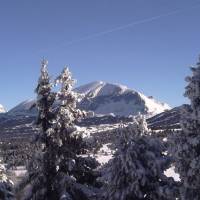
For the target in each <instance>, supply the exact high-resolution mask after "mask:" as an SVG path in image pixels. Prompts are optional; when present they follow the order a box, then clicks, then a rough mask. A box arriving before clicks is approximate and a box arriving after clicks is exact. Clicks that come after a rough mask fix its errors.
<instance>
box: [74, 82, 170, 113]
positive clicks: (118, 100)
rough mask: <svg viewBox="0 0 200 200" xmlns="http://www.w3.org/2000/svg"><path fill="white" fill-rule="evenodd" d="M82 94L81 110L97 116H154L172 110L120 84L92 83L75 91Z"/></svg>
mask: <svg viewBox="0 0 200 200" xmlns="http://www.w3.org/2000/svg"><path fill="white" fill-rule="evenodd" d="M75 91H76V92H77V93H79V94H80V96H79V98H80V102H79V108H81V109H83V110H87V111H89V110H91V111H94V112H95V113H96V114H109V113H114V114H115V115H119V116H129V115H136V114H138V113H139V112H140V113H142V114H146V115H148V116H153V115H156V114H158V113H161V112H163V111H165V110H168V109H170V106H168V105H167V104H165V103H161V102H159V101H157V100H155V99H154V98H153V97H147V96H145V95H144V94H142V93H139V92H137V91H134V90H132V89H129V88H127V87H126V86H123V85H119V84H111V83H106V82H102V81H99V82H92V83H89V84H86V85H83V86H80V87H78V88H76V89H75Z"/></svg>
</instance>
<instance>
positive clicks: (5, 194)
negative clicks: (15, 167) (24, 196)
mask: <svg viewBox="0 0 200 200" xmlns="http://www.w3.org/2000/svg"><path fill="white" fill-rule="evenodd" d="M5 170H6V169H5V166H4V165H3V164H1V163H0V199H1V200H15V198H14V193H13V183H12V182H11V181H10V180H9V179H8V177H7V176H6V173H5Z"/></svg>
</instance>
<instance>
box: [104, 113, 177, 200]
mask: <svg viewBox="0 0 200 200" xmlns="http://www.w3.org/2000/svg"><path fill="white" fill-rule="evenodd" d="M118 134H119V138H118V140H119V141H118V145H117V151H116V153H115V155H114V158H113V159H112V160H111V162H110V163H109V168H108V178H107V184H108V185H107V188H106V195H105V199H106V200H173V199H175V197H174V195H175V189H174V186H175V183H174V180H173V179H172V178H168V177H166V176H165V175H164V171H165V170H166V169H167V168H168V167H169V164H170V160H169V159H168V158H167V157H166V155H165V154H164V153H163V152H164V151H165V149H164V147H163V145H162V143H161V142H160V141H159V139H157V138H156V137H155V136H153V135H150V134H149V133H148V131H147V129H146V126H145V124H144V119H143V118H141V117H139V118H137V119H136V120H135V122H134V123H133V125H130V126H129V127H128V128H120V129H119V133H118Z"/></svg>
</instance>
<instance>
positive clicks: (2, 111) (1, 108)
mask: <svg viewBox="0 0 200 200" xmlns="http://www.w3.org/2000/svg"><path fill="white" fill-rule="evenodd" d="M5 112H6V110H5V108H4V107H3V106H2V105H1V104H0V113H5Z"/></svg>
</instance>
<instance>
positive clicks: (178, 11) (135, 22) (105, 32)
mask: <svg viewBox="0 0 200 200" xmlns="http://www.w3.org/2000/svg"><path fill="white" fill-rule="evenodd" d="M197 6H200V2H198V3H197V4H195V5H193V6H191V7H188V8H184V9H176V10H174V11H172V12H169V13H165V14H161V15H157V16H153V17H150V18H146V19H142V20H138V21H134V22H131V23H128V24H125V25H122V26H118V27H115V28H112V29H108V30H105V31H102V32H98V33H94V34H91V35H88V36H86V37H82V38H79V39H76V40H72V41H69V42H67V43H64V44H63V43H62V44H61V45H59V46H63V47H66V46H69V45H72V44H74V43H78V42H81V41H85V40H89V39H93V38H97V37H100V36H103V35H106V34H109V33H112V32H116V31H120V30H124V29H127V28H131V27H134V26H137V25H140V24H145V23H147V22H152V21H155V20H158V19H160V18H163V17H168V16H171V15H175V14H178V13H180V12H183V11H187V10H190V9H193V8H196V7H197Z"/></svg>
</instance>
